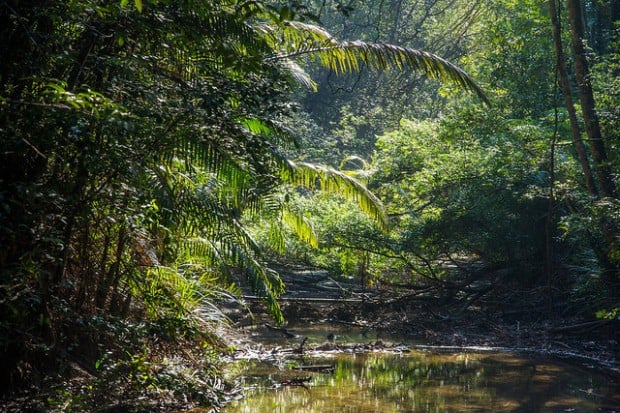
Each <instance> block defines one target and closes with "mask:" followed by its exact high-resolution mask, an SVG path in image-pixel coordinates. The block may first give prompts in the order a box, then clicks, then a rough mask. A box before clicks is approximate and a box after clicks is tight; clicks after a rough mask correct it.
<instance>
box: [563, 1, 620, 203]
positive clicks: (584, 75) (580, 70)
mask: <svg viewBox="0 0 620 413" xmlns="http://www.w3.org/2000/svg"><path fill="white" fill-rule="evenodd" d="M567 4H568V18H569V21H570V31H571V42H572V45H573V55H574V59H575V75H576V78H577V85H578V87H579V100H580V101H581V110H582V113H583V119H584V122H585V125H586V133H587V135H588V139H589V143H590V151H591V153H592V160H593V161H594V166H595V171H596V178H597V181H598V185H599V192H600V194H601V195H602V196H604V197H615V195H616V188H615V184H614V181H613V179H612V176H611V170H610V168H609V165H608V159H607V151H606V149H605V142H604V141H603V136H602V134H601V128H600V126H599V122H598V115H597V113H596V107H595V103H594V94H593V93H592V84H591V83H590V69H589V67H588V60H587V56H586V49H585V46H584V44H583V40H584V38H585V34H584V27H583V21H582V14H581V4H580V1H579V0H568V1H567Z"/></svg>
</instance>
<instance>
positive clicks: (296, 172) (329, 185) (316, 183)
mask: <svg viewBox="0 0 620 413" xmlns="http://www.w3.org/2000/svg"><path fill="white" fill-rule="evenodd" d="M282 179H283V180H284V181H285V182H287V183H289V184H293V185H303V186H306V187H308V188H312V189H320V190H322V191H326V192H331V193H336V194H339V195H342V196H344V197H345V198H346V199H348V200H350V201H353V202H356V203H357V205H358V206H359V207H360V209H361V210H362V211H363V212H364V213H366V215H368V216H369V217H370V218H371V219H373V220H374V221H375V222H376V223H377V225H378V226H379V227H380V228H381V229H382V230H384V231H385V230H387V229H388V226H389V223H388V218H387V214H386V213H385V209H384V208H383V204H382V203H381V200H380V199H379V198H377V196H376V195H374V194H373V193H372V192H370V191H369V190H368V189H367V188H366V187H365V186H364V185H362V183H361V182H360V181H358V180H357V179H355V178H353V177H351V176H349V175H347V174H346V173H344V172H342V171H338V170H336V169H332V168H328V167H326V166H323V165H316V164H311V163H305V162H300V163H294V162H292V161H289V167H288V168H286V169H285V170H283V171H282Z"/></svg>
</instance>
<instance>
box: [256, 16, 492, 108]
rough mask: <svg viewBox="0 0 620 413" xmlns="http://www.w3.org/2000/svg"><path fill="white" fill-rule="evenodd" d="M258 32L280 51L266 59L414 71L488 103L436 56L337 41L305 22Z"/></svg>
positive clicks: (341, 69)
mask: <svg viewBox="0 0 620 413" xmlns="http://www.w3.org/2000/svg"><path fill="white" fill-rule="evenodd" d="M258 31H260V32H263V33H265V34H266V39H267V42H268V43H269V44H270V45H271V47H272V48H273V50H276V51H278V50H279V52H277V54H276V55H274V56H270V57H269V58H267V59H265V60H271V61H279V60H290V59H293V58H296V57H303V56H308V57H310V58H312V59H314V60H315V61H318V62H319V63H320V64H321V65H322V66H323V67H325V68H327V69H329V70H331V71H333V72H335V73H337V74H341V73H350V72H359V71H360V69H361V68H362V67H368V68H370V69H373V70H381V71H386V70H391V69H396V70H400V71H402V70H412V71H415V72H418V73H421V74H423V75H425V76H426V77H428V78H431V79H434V80H438V81H442V82H445V81H448V82H452V83H454V84H456V85H458V86H460V87H462V88H464V89H466V90H469V91H471V92H474V93H475V94H476V95H477V96H478V97H479V98H480V99H481V100H482V101H484V102H485V103H486V104H489V101H488V99H487V97H486V96H485V94H484V92H483V91H482V89H480V87H479V86H478V85H477V84H476V83H475V82H474V81H473V80H472V79H471V78H470V77H469V75H467V73H465V72H464V71H463V69H461V68H459V67H458V66H456V65H454V64H452V63H450V62H448V61H447V60H445V59H443V58H442V57H440V56H437V55H435V54H433V53H429V52H425V51H422V50H418V49H413V48H408V47H401V46H396V45H393V44H387V43H367V42H363V41H359V40H356V41H338V40H336V39H335V38H334V37H332V36H331V35H330V34H329V33H328V32H327V31H326V30H325V29H323V28H322V27H319V26H315V25H312V24H306V23H302V22H286V24H281V25H279V26H277V27H274V26H269V25H262V26H260V28H259V29H258Z"/></svg>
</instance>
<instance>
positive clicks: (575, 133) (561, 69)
mask: <svg viewBox="0 0 620 413" xmlns="http://www.w3.org/2000/svg"><path fill="white" fill-rule="evenodd" d="M549 13H550V14H551V24H552V26H553V42H554V45H555V57H556V66H557V71H558V75H559V80H560V87H561V89H562V94H563V95H564V104H565V105H566V111H567V112H568V119H569V121H570V129H571V133H572V137H573V145H574V147H575V152H576V153H577V158H578V159H579V164H580V165H581V171H582V172H583V178H584V182H585V184H586V188H587V189H588V193H589V194H590V195H592V196H598V190H597V189H596V185H595V183H594V176H593V175H592V169H591V168H590V161H589V160H588V153H587V151H586V147H585V145H584V143H583V140H582V139H581V132H580V130H579V123H578V121H577V111H576V110H575V105H574V104H573V98H572V95H571V88H570V82H569V80H568V73H567V71H566V63H565V60H564V50H563V47H562V30H561V27H560V20H559V16H558V9H557V7H556V0H549Z"/></svg>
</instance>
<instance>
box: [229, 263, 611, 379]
mask: <svg viewBox="0 0 620 413" xmlns="http://www.w3.org/2000/svg"><path fill="white" fill-rule="evenodd" d="M283 278H284V281H285V283H286V285H287V293H286V294H285V295H284V296H283V297H282V301H281V305H282V311H283V313H284V316H285V319H286V322H285V325H284V326H283V327H276V326H274V325H272V323H273V321H272V320H271V319H270V316H269V315H268V314H266V311H265V309H264V307H263V305H262V304H261V303H260V301H258V300H256V299H255V298H254V297H252V296H246V305H247V307H246V308H243V309H242V308H238V307H237V308H236V309H229V311H228V315H229V316H230V317H231V320H232V321H233V322H234V324H235V325H236V326H237V327H238V328H237V330H236V331H240V332H242V333H244V334H242V336H241V337H237V339H236V341H237V343H243V345H244V346H242V347H244V348H245V349H250V350H248V351H256V346H253V343H254V344H256V343H258V344H259V345H260V348H263V347H262V346H263V345H264V344H265V342H268V341H269V339H267V340H266V339H265V338H266V337H268V338H269V337H271V338H274V337H276V338H277V337H280V339H275V340H271V341H272V342H273V346H272V348H268V347H267V348H265V352H268V351H271V352H273V351H274V347H276V348H277V349H283V351H294V352H299V351H312V352H316V351H321V350H330V351H333V350H336V351H337V350H339V349H340V350H342V351H352V350H353V351H355V349H356V348H357V349H359V350H360V351H364V350H365V349H369V350H375V349H377V347H380V348H389V347H393V346H398V345H400V344H401V343H408V344H409V345H414V346H437V347H455V348H475V347H484V348H498V349H505V350H514V351H523V352H536V353H539V354H547V355H549V356H551V357H558V358H563V359H567V360H570V361H571V362H574V363H578V364H582V365H585V366H591V367H595V368H597V369H604V370H605V371H607V372H609V374H611V375H613V376H615V377H618V378H620V322H619V321H618V320H598V319H596V318H594V317H593V316H592V317H586V316H572V317H567V316H566V315H565V314H563V315H562V316H561V318H560V317H559V316H558V317H555V318H554V317H549V310H548V308H545V307H546V305H544V303H543V308H540V306H541V304H540V301H541V300H540V299H538V298H536V297H534V296H533V295H536V294H534V293H535V292H532V291H529V292H528V293H527V295H522V296H520V297H515V295H518V294H519V293H518V292H515V291H514V290H513V291H512V292H511V293H510V297H508V296H502V297H498V296H497V295H496V296H494V297H490V296H486V295H480V296H479V297H475V299H471V297H461V298H459V297H451V298H450V299H447V298H446V297H442V296H441V295H435V294H434V293H433V292H432V291H426V292H424V293H420V292H419V291H416V292H412V291H410V290H406V289H405V290H403V289H402V288H394V287H387V286H383V287H375V288H360V287H359V284H356V283H355V282H353V281H347V280H336V279H334V278H332V277H330V276H328V275H327V273H325V272H322V271H310V270H303V271H292V272H283ZM524 294H525V293H524ZM543 301H544V300H543ZM464 302H465V304H464ZM248 310H250V311H248ZM550 311H551V313H554V312H560V311H561V309H559V308H556V307H552V309H551V310H550ZM552 315H553V314H552ZM311 326H318V327H317V328H316V330H318V331H320V334H323V337H324V339H323V340H321V339H320V337H319V339H318V340H317V338H316V337H314V339H313V340H308V341H306V340H304V339H305V338H306V337H305V335H307V334H313V333H312V329H311ZM343 329H345V330H346V329H349V330H350V329H356V331H358V332H359V333H360V337H358V339H357V344H356V345H357V347H356V348H352V346H350V345H349V346H347V345H346V343H344V342H342V341H341V342H339V340H337V339H336V340H333V336H336V337H337V336H338V334H339V332H340V331H342V330H343ZM330 331H333V332H332V333H330ZM330 334H331V335H332V336H330ZM364 338H366V339H367V342H366V344H365V345H364V346H361V347H360V346H359V344H360V342H361V341H363V340H364ZM287 347H288V348H287ZM353 347H355V346H353ZM241 351H242V352H243V350H241Z"/></svg>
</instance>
